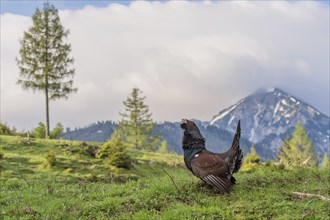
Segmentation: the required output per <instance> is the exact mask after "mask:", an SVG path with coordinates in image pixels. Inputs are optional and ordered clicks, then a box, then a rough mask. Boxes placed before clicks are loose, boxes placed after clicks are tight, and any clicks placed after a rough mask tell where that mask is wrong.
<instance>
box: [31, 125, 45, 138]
mask: <svg viewBox="0 0 330 220" xmlns="http://www.w3.org/2000/svg"><path fill="white" fill-rule="evenodd" d="M32 136H33V137H35V138H45V137H46V126H45V124H44V123H42V122H39V124H38V127H36V128H35V129H33V130H32Z"/></svg>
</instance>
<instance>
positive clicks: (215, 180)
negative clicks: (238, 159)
mask: <svg viewBox="0 0 330 220" xmlns="http://www.w3.org/2000/svg"><path fill="white" fill-rule="evenodd" d="M191 167H192V170H193V173H194V174H195V175H196V176H197V177H199V178H201V179H202V180H204V181H205V182H206V183H208V184H209V185H211V186H213V187H214V188H216V189H217V190H219V191H220V192H222V193H229V191H230V188H231V186H232V184H231V182H230V180H229V178H228V175H229V167H228V165H227V163H226V162H225V161H224V160H222V159H221V158H220V157H218V156H217V155H215V154H213V153H210V152H201V153H199V154H196V155H195V158H194V159H193V160H192V161H191Z"/></svg>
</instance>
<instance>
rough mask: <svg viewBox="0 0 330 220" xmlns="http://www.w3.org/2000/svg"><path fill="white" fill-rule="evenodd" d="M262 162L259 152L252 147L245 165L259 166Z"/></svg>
mask: <svg viewBox="0 0 330 220" xmlns="http://www.w3.org/2000/svg"><path fill="white" fill-rule="evenodd" d="M259 162H260V156H259V155H258V153H257V151H256V150H255V149H254V147H253V146H252V147H251V149H250V153H248V154H247V155H246V156H245V158H244V163H247V164H251V163H252V164H253V163H255V164H258V163H259Z"/></svg>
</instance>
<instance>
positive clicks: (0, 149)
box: [0, 147, 4, 160]
mask: <svg viewBox="0 0 330 220" xmlns="http://www.w3.org/2000/svg"><path fill="white" fill-rule="evenodd" d="M3 158H4V153H3V149H2V147H0V160H1V159H3Z"/></svg>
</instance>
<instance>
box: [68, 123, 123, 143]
mask: <svg viewBox="0 0 330 220" xmlns="http://www.w3.org/2000/svg"><path fill="white" fill-rule="evenodd" d="M116 126H117V124H116V123H115V122H113V121H98V122H97V123H93V124H90V125H88V126H85V127H83V128H75V129H74V130H71V129H70V128H67V130H66V132H65V133H64V135H63V138H64V139H65V140H78V141H86V142H87V141H88V142H105V141H107V140H108V139H109V138H110V136H111V134H112V132H113V131H114V129H115V128H116Z"/></svg>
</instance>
